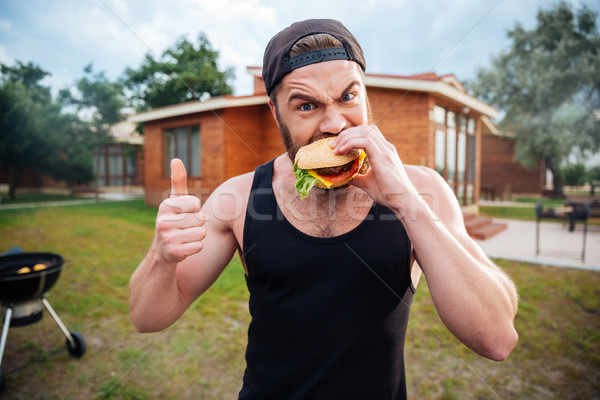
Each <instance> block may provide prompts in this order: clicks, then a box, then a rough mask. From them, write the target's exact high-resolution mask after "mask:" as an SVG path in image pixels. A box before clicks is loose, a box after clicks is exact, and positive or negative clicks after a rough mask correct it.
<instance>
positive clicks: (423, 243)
mask: <svg viewBox="0 0 600 400" xmlns="http://www.w3.org/2000/svg"><path fill="white" fill-rule="evenodd" d="M407 168H410V169H411V171H410V176H411V180H413V181H416V182H421V185H419V196H418V198H413V199H411V200H410V201H412V202H414V203H413V204H412V206H410V205H409V206H408V207H409V208H406V206H404V207H402V208H401V209H402V210H403V211H400V212H399V215H402V216H403V223H404V226H405V227H406V230H407V232H408V234H409V236H410V238H411V241H412V243H413V246H414V251H415V256H416V259H417V262H418V263H419V265H420V266H421V268H422V270H423V273H424V274H425V276H426V278H427V284H428V287H429V290H430V292H431V296H432V299H433V301H434V304H435V306H436V308H437V310H438V313H439V315H440V317H441V319H442V321H443V322H444V324H445V325H446V326H447V327H448V329H449V330H450V331H451V332H452V333H453V334H454V335H455V336H456V337H457V338H458V339H460V340H461V341H462V342H463V343H465V344H466V345H467V346H468V347H470V348H471V349H472V350H474V351H475V352H477V353H478V354H480V355H483V356H485V357H488V358H490V359H493V360H497V361H500V360H503V359H505V358H506V357H507V356H508V354H509V353H510V352H511V350H512V349H513V347H514V345H515V344H516V341H517V333H516V331H515V329H514V326H513V320H514V317H515V315H516V312H517V295H516V290H515V287H514V285H513V283H512V281H511V280H510V278H509V277H508V276H507V275H506V274H505V273H504V272H503V271H502V270H501V269H500V268H498V267H497V266H496V265H495V264H494V263H493V262H492V261H491V260H490V259H489V258H488V257H487V256H486V255H485V254H484V253H483V251H482V250H481V248H480V247H479V246H478V245H477V243H476V242H475V241H474V240H473V239H471V238H470V237H469V235H468V234H467V231H466V229H465V225H464V221H463V216H462V211H461V209H460V206H459V205H458V202H457V201H456V198H455V196H454V194H453V193H452V191H451V190H450V188H449V187H448V185H447V184H446V182H445V181H444V180H443V179H442V178H441V177H440V176H439V174H437V173H436V172H435V171H433V170H430V169H426V168H420V167H407Z"/></svg>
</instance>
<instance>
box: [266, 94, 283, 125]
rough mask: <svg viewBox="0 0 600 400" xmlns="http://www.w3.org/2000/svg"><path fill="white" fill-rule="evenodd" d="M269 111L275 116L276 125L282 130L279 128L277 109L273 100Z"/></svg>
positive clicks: (270, 102)
mask: <svg viewBox="0 0 600 400" xmlns="http://www.w3.org/2000/svg"><path fill="white" fill-rule="evenodd" d="M269 109H271V114H272V115H273V119H274V120H275V123H276V124H277V128H281V127H280V126H279V120H278V119H277V110H276V109H275V104H273V102H272V101H271V100H269Z"/></svg>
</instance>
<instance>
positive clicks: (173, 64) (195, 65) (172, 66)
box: [123, 33, 233, 110]
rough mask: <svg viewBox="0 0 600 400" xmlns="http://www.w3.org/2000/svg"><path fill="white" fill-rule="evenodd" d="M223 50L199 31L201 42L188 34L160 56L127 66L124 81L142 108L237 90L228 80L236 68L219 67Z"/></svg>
mask: <svg viewBox="0 0 600 400" xmlns="http://www.w3.org/2000/svg"><path fill="white" fill-rule="evenodd" d="M218 58H219V52H218V51H216V50H213V49H212V46H211V44H210V42H209V41H208V39H207V38H206V36H205V35H204V34H202V33H200V34H199V35H198V46H197V47H195V46H194V44H193V43H191V42H190V41H188V40H187V39H185V38H182V39H180V40H179V41H177V43H176V44H175V45H174V46H173V47H171V48H169V49H167V50H165V51H164V52H163V54H162V56H161V59H160V60H156V61H155V60H154V58H153V57H152V55H151V54H150V53H148V54H146V57H145V58H144V61H143V63H142V65H141V66H140V67H139V69H132V68H127V69H126V70H125V75H124V78H123V83H124V85H125V86H126V87H127V88H128V89H130V90H131V97H132V99H133V105H134V106H135V107H136V108H137V109H139V110H143V109H149V108H154V107H162V106H167V105H171V104H178V103H183V102H186V101H190V100H192V99H199V98H201V97H204V96H207V95H208V96H221V95H226V94H231V93H232V92H233V90H232V88H231V86H230V85H229V84H228V81H229V80H230V79H232V78H233V69H232V68H228V69H226V70H225V71H221V70H219V68H218Z"/></svg>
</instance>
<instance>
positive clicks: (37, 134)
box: [0, 62, 124, 200]
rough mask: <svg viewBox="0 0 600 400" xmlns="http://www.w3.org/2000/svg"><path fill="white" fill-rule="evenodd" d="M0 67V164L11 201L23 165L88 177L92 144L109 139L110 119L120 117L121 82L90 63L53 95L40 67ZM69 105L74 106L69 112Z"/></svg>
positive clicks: (72, 179)
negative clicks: (69, 87) (5, 172)
mask: <svg viewBox="0 0 600 400" xmlns="http://www.w3.org/2000/svg"><path fill="white" fill-rule="evenodd" d="M0 71H1V72H2V74H1V76H0V166H1V167H2V168H6V169H7V170H8V171H9V196H10V198H11V199H13V200H14V198H15V193H16V190H17V188H18V187H19V183H20V179H21V176H22V174H23V171H24V170H25V169H26V168H28V167H33V168H36V169H37V170H38V171H43V172H44V173H46V174H48V175H50V176H52V177H53V178H54V179H55V180H57V181H60V180H62V181H65V182H67V184H68V186H69V187H70V188H71V189H73V186H74V185H75V184H76V183H85V182H89V181H90V180H91V179H92V178H93V169H92V160H93V156H92V154H93V153H92V152H93V149H94V148H95V147H96V146H98V145H100V144H103V143H106V141H107V140H108V139H107V138H108V135H107V133H108V129H109V127H110V125H111V124H113V123H115V122H117V121H118V120H120V119H121V118H122V117H121V113H120V111H121V108H122V107H123V103H124V102H123V99H122V98H121V95H122V87H121V86H120V85H119V84H115V83H111V82H109V81H108V80H107V79H106V78H105V76H104V74H103V73H100V74H96V75H94V74H93V72H92V67H91V65H90V66H88V67H86V70H85V72H86V74H87V75H86V76H85V77H84V78H82V79H80V80H79V81H78V82H77V83H76V87H77V89H76V90H73V91H71V90H67V89H65V90H62V91H61V92H60V95H59V99H58V100H57V99H53V98H52V95H51V92H50V89H49V88H48V87H45V86H43V85H42V84H41V83H40V82H41V80H42V79H43V78H44V77H46V76H47V75H49V73H48V72H46V71H44V70H42V69H41V68H40V67H39V66H36V65H33V64H32V63H29V64H27V65H25V64H23V63H21V62H17V63H16V65H15V66H14V67H9V66H6V65H1V68H0ZM69 109H74V110H73V111H71V112H70V111H69Z"/></svg>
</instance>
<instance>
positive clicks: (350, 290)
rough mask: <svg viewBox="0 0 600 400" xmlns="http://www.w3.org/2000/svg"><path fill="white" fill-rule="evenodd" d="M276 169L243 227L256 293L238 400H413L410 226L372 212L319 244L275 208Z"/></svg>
mask: <svg viewBox="0 0 600 400" xmlns="http://www.w3.org/2000/svg"><path fill="white" fill-rule="evenodd" d="M272 176H273V161H270V162H269V163H267V164H264V165H262V166H260V167H258V168H257V169H256V171H255V176H254V182H253V184H252V190H251V192H250V198H249V202H248V211H247V213H246V220H245V226H244V238H243V257H244V261H245V264H246V267H247V271H248V275H247V277H246V281H247V285H248V289H249V291H250V304H249V306H250V314H251V316H252V321H251V323H250V326H249V329H248V346H247V349H246V363H247V367H246V371H245V373H244V383H243V387H242V389H241V391H240V395H239V398H240V399H244V400H246V399H253V400H254V399H260V400H268V399H276V400H285V399H311V400H316V399H327V400H332V399H345V400H347V399H362V400H364V399H369V400H377V399H394V400H395V399H405V398H406V383H405V374H404V339H405V333H406V327H407V323H408V314H409V310H410V305H411V303H412V298H413V294H414V287H413V286H412V284H411V280H410V258H411V245H410V241H409V239H408V235H407V234H406V231H405V230H404V227H403V225H402V223H401V222H400V221H399V220H398V218H396V216H395V215H394V214H393V213H392V212H391V211H390V210H389V209H388V208H386V207H383V206H380V205H378V204H374V205H373V207H372V208H371V210H370V212H369V214H368V215H367V217H366V218H365V219H364V221H362V223H361V224H360V225H359V226H358V227H356V228H355V229H353V230H352V231H350V232H348V233H346V234H343V235H340V236H336V237H331V238H317V237H312V236H309V235H306V234H304V233H302V232H300V231H299V230H297V229H296V228H294V227H293V226H292V225H291V224H290V223H289V222H288V221H287V220H286V219H285V218H284V217H283V214H282V212H281V210H280V209H279V207H278V205H277V201H276V200H275V196H274V194H273V189H272Z"/></svg>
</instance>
